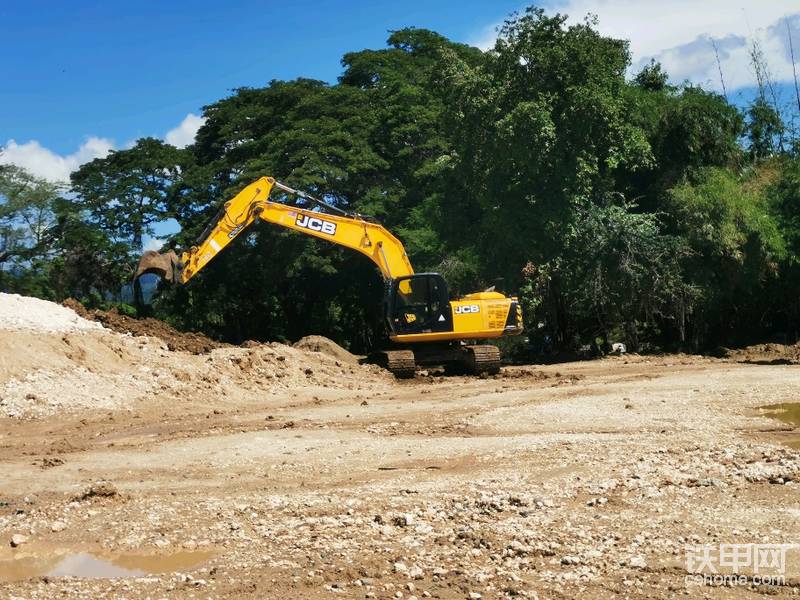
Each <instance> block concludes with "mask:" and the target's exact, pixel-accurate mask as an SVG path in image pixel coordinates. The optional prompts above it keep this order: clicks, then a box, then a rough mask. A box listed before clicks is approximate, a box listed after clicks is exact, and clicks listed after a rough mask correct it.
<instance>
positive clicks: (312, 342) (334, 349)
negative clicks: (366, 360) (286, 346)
mask: <svg viewBox="0 0 800 600" xmlns="http://www.w3.org/2000/svg"><path fill="white" fill-rule="evenodd" d="M293 346H294V347H295V348H298V349H300V350H310V351H311V352H321V353H322V354H327V355H328V356H332V357H333V358H335V359H336V360H340V361H342V362H346V363H350V364H357V363H358V358H357V357H356V356H355V355H354V354H350V352H348V351H347V350H345V349H344V348H342V347H341V346H340V345H339V344H337V343H336V342H334V341H333V340H329V339H328V338H326V337H323V336H321V335H307V336H306V337H304V338H302V339H300V340H298V341H297V342H295V343H294V344H293Z"/></svg>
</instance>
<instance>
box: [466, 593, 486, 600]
mask: <svg viewBox="0 0 800 600" xmlns="http://www.w3.org/2000/svg"><path fill="white" fill-rule="evenodd" d="M481 598H483V596H481V595H480V594H479V593H478V592H470V593H469V600H481Z"/></svg>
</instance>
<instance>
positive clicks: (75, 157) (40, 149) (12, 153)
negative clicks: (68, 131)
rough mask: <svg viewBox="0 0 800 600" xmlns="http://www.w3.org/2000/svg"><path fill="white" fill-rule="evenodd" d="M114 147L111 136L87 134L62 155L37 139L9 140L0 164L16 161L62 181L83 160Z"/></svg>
mask: <svg viewBox="0 0 800 600" xmlns="http://www.w3.org/2000/svg"><path fill="white" fill-rule="evenodd" d="M113 147H114V144H113V143H112V142H111V140H108V139H105V138H98V137H90V138H87V140H86V141H85V142H84V143H83V144H81V146H80V148H78V150H77V151H76V152H73V153H72V154H67V155H65V156H62V155H60V154H56V153H55V152H53V151H52V150H50V149H48V148H45V147H44V146H42V145H41V144H40V143H39V142H37V141H36V140H31V141H29V142H25V143H24V144H18V143H17V142H16V141H15V140H8V142H6V144H5V145H4V146H3V147H2V149H0V164H5V165H17V166H18V167H22V168H23V169H25V170H27V171H28V172H30V173H32V174H33V175H36V176H37V177H42V178H44V179H48V180H50V181H56V182H64V181H68V180H69V174H70V173H71V172H72V171H74V170H75V169H77V168H78V167H79V166H80V165H82V164H83V163H85V162H89V161H90V160H93V159H95V158H102V157H104V156H106V155H107V154H108V153H109V151H111V150H112V149H113Z"/></svg>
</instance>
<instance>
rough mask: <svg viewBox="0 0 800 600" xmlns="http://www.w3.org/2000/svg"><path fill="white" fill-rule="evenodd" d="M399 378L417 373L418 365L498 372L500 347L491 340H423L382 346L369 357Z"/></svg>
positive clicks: (468, 372) (478, 372)
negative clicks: (387, 347)
mask: <svg viewBox="0 0 800 600" xmlns="http://www.w3.org/2000/svg"><path fill="white" fill-rule="evenodd" d="M367 362H371V363H374V364H377V365H380V366H381V367H383V368H385V369H386V370H388V371H391V372H392V373H393V374H394V375H395V377H397V378H398V379H409V378H411V377H414V374H415V372H416V369H417V368H418V367H438V366H444V368H445V370H446V372H448V373H452V374H463V375H482V374H484V373H485V374H487V375H496V374H497V373H499V372H500V363H501V356H500V349H499V348H498V347H497V346H494V345H492V344H465V343H461V342H453V343H450V344H420V345H419V346H417V347H414V348H405V349H397V350H394V349H392V350H381V351H378V352H373V353H372V354H371V355H370V356H369V357H367Z"/></svg>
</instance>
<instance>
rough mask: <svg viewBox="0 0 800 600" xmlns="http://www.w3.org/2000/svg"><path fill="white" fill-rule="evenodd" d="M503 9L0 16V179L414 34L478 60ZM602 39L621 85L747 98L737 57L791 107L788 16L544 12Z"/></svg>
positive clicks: (420, 4) (775, 6)
mask: <svg viewBox="0 0 800 600" xmlns="http://www.w3.org/2000/svg"><path fill="white" fill-rule="evenodd" d="M529 3H530V2H524V1H523V2H520V1H519V0H485V1H479V0H425V1H418V0H404V1H403V2H398V1H397V0H370V1H363V2H355V1H346V0H339V1H333V0H314V1H312V0H292V1H289V2H287V1H286V0H282V1H280V2H277V1H272V0H261V1H255V0H228V2H220V1H219V0H216V1H214V2H212V1H210V0H193V1H192V2H184V1H179V0H137V1H136V2H116V1H111V2H109V1H107V0H94V1H90V0H72V1H70V2H64V1H63V0H58V1H54V0H34V1H31V0H27V1H20V0H2V1H1V2H0V36H2V39H3V41H4V46H5V52H4V56H3V58H2V60H0V146H2V148H3V149H2V152H0V163H11V164H17V165H19V166H22V167H25V168H27V169H28V170H30V171H31V172H33V173H34V174H36V175H39V176H41V177H45V178H47V179H50V180H53V181H65V180H67V179H68V177H69V173H70V171H72V170H74V169H75V168H76V167H78V166H79V165H80V164H82V163H83V162H86V161H88V160H91V159H93V158H96V157H102V156H105V155H106V154H107V153H108V152H109V151H110V150H112V149H119V148H125V147H128V146H130V145H132V144H133V143H134V142H135V140H136V139H138V138H140V137H144V136H155V137H159V138H162V139H165V140H166V141H168V142H170V143H172V144H174V145H176V146H185V145H187V144H190V143H191V142H192V140H193V139H194V135H195V133H196V131H197V129H198V128H199V127H200V126H201V125H202V123H203V119H202V116H201V115H202V107H203V106H204V105H206V104H209V103H212V102H214V101H216V100H218V99H220V98H222V97H225V96H227V95H229V94H230V93H231V91H232V90H234V89H236V88H238V87H243V86H263V85H265V84H267V83H268V82H269V81H270V80H272V79H293V78H295V77H300V76H302V77H311V78H317V79H322V80H325V81H328V82H331V83H333V82H335V81H336V78H337V77H338V76H339V75H340V73H341V63H340V60H341V57H342V55H343V54H344V53H345V52H348V51H357V50H361V49H364V48H381V47H384V46H385V41H386V38H387V37H388V35H389V34H388V32H389V31H391V30H394V29H400V28H402V27H406V26H417V27H425V28H429V29H433V30H436V31H438V32H440V33H442V34H443V35H445V36H447V37H449V38H451V39H454V40H457V41H461V42H465V43H470V44H473V45H476V46H479V47H481V48H484V49H486V48H489V47H491V45H492V44H493V42H494V39H495V38H496V29H497V27H498V25H500V24H501V23H502V21H503V20H504V19H505V18H506V17H507V16H508V14H509V13H511V12H512V11H514V10H520V9H523V8H524V7H525V6H526V5H527V4H529ZM538 5H540V6H542V7H543V8H545V9H546V10H548V11H551V12H555V11H558V12H561V13H564V14H568V15H570V18H571V19H572V20H573V21H579V20H582V19H583V18H584V16H585V15H586V14H587V13H593V14H596V15H597V17H598V19H599V24H598V28H599V30H600V31H601V32H602V33H603V34H607V35H612V36H614V37H619V38H625V39H629V40H630V47H631V51H632V55H633V65H632V67H631V73H634V72H635V71H636V70H638V68H640V67H641V66H642V65H643V64H645V63H646V62H647V61H649V60H650V59H651V58H655V59H656V60H659V61H660V62H661V63H662V64H663V65H664V67H665V68H666V70H667V72H668V73H669V74H670V76H671V78H672V80H673V81H674V82H676V83H679V82H682V81H684V80H689V81H691V82H694V83H699V84H702V85H704V86H705V87H707V88H713V89H717V90H718V89H720V87H721V86H720V77H719V70H718V67H717V63H716V59H715V56H714V49H713V46H712V44H711V39H714V40H715V41H716V45H717V49H718V52H719V56H720V62H721V65H722V70H723V75H724V80H725V84H726V87H727V91H728V94H729V97H731V99H732V100H734V101H737V100H738V101H742V99H747V98H749V97H752V93H753V85H754V80H755V78H754V75H753V73H752V70H751V68H750V66H749V60H748V55H747V50H748V44H749V41H750V40H752V39H757V40H759V43H760V44H761V46H762V48H763V50H764V54H765V56H766V58H767V60H768V62H769V67H770V71H771V74H772V77H773V78H774V79H775V81H776V82H778V84H779V89H780V90H781V94H782V95H783V96H784V99H785V101H786V102H787V103H788V102H789V101H791V99H792V96H793V86H792V85H791V81H792V63H791V60H790V58H789V46H788V37H787V25H786V24H787V23H788V24H789V27H790V29H791V30H792V31H793V34H794V37H793V39H794V47H795V52H796V55H797V56H798V59H800V2H798V0H768V1H765V0H702V1H699V0H545V1H542V2H539V3H538Z"/></svg>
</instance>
